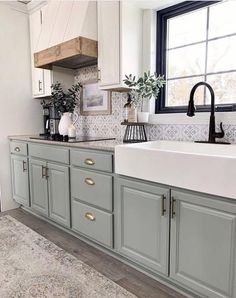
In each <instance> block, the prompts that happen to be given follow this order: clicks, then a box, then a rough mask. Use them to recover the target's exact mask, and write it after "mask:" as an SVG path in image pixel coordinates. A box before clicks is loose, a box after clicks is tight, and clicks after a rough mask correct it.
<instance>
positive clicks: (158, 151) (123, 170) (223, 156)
mask: <svg viewBox="0 0 236 298" xmlns="http://www.w3.org/2000/svg"><path fill="white" fill-rule="evenodd" d="M115 172H116V173H117V174H120V175H125V176H130V177H134V178H139V179H144V180H148V181H152V182H157V183H162V184H166V185H170V186H175V187H181V188H185V189H190V190H194V191H199V192H204V193H209V194H213V195H218V196H223V197H228V198H233V199H236V145H230V146H229V145H221V146H219V145H215V144H201V143H191V142H175V141H154V142H147V143H140V144H129V145H119V146H116V147H115Z"/></svg>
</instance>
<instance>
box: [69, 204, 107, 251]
mask: <svg viewBox="0 0 236 298" xmlns="http://www.w3.org/2000/svg"><path fill="white" fill-rule="evenodd" d="M112 216H113V215H112V214H109V213H106V212H104V211H101V210H98V209H96V208H92V207H89V206H87V205H85V204H82V203H79V202H77V201H75V200H72V229H73V230H74V231H77V232H79V233H82V234H83V235H85V236H88V237H90V238H92V239H94V240H96V241H98V242H100V243H101V244H104V245H106V246H108V247H113V235H112V231H113V229H112V222H113V221H112Z"/></svg>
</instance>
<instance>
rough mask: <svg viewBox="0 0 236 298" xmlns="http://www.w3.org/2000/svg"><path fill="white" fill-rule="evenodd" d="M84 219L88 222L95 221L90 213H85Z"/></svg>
mask: <svg viewBox="0 0 236 298" xmlns="http://www.w3.org/2000/svg"><path fill="white" fill-rule="evenodd" d="M85 218H87V219H88V220H90V221H95V219H96V217H95V215H93V214H92V213H90V212H86V213H85Z"/></svg>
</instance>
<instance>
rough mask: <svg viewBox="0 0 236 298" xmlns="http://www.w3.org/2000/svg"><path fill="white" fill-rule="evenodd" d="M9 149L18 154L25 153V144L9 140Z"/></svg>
mask: <svg viewBox="0 0 236 298" xmlns="http://www.w3.org/2000/svg"><path fill="white" fill-rule="evenodd" d="M10 150H11V153H14V154H20V155H27V144H26V143H23V142H16V141H11V142H10Z"/></svg>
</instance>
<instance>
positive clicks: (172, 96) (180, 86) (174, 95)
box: [166, 77, 204, 106]
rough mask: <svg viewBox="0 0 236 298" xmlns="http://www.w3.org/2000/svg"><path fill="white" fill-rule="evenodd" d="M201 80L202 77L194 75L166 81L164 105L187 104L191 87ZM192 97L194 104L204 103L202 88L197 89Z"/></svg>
mask: <svg viewBox="0 0 236 298" xmlns="http://www.w3.org/2000/svg"><path fill="white" fill-rule="evenodd" d="M203 80H204V78H203V77H196V78H187V79H178V80H171V81H168V82H167V86H166V88H167V90H166V91H167V92H166V93H167V102H166V106H187V105H188V101H189V95H190V91H191V89H192V88H193V86H194V85H195V84H196V83H198V82H200V81H203ZM194 99H195V104H196V105H197V104H203V103H204V95H203V88H198V89H197V91H196V93H195V97H194Z"/></svg>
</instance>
